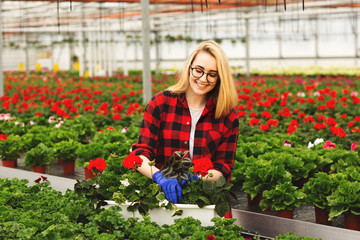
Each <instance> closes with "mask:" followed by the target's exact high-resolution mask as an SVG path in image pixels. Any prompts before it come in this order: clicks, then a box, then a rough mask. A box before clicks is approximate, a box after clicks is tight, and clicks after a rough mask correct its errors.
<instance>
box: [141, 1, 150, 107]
mask: <svg viewBox="0 0 360 240" xmlns="http://www.w3.org/2000/svg"><path fill="white" fill-rule="evenodd" d="M141 13H142V14H141V16H142V40H143V74H142V75H143V103H147V102H148V101H149V100H150V98H151V71H150V16H149V0H141Z"/></svg>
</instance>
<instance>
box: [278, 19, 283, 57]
mask: <svg viewBox="0 0 360 240" xmlns="http://www.w3.org/2000/svg"><path fill="white" fill-rule="evenodd" d="M278 24H279V29H278V44H279V59H282V58H283V53H282V39H281V18H280V17H279V22H278ZM280 62H281V60H280Z"/></svg>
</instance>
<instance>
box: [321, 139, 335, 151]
mask: <svg viewBox="0 0 360 240" xmlns="http://www.w3.org/2000/svg"><path fill="white" fill-rule="evenodd" d="M335 147H336V144H335V143H332V142H330V140H327V141H326V143H325V145H324V146H323V148H328V149H332V148H335Z"/></svg>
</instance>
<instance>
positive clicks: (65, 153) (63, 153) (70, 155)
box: [54, 139, 79, 162]
mask: <svg viewBox="0 0 360 240" xmlns="http://www.w3.org/2000/svg"><path fill="white" fill-rule="evenodd" d="M78 148H79V143H78V142H77V141H74V140H72V139H70V140H67V141H61V142H57V143H55V145H54V150H55V153H54V157H55V158H56V159H58V160H62V161H64V162H75V160H76V158H77V154H76V151H77V149H78Z"/></svg>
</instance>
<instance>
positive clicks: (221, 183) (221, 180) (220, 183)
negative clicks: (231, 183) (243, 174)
mask: <svg viewBox="0 0 360 240" xmlns="http://www.w3.org/2000/svg"><path fill="white" fill-rule="evenodd" d="M225 184H226V179H225V178H224V177H223V176H220V177H219V179H218V180H217V182H216V187H222V186H224V185H225Z"/></svg>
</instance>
